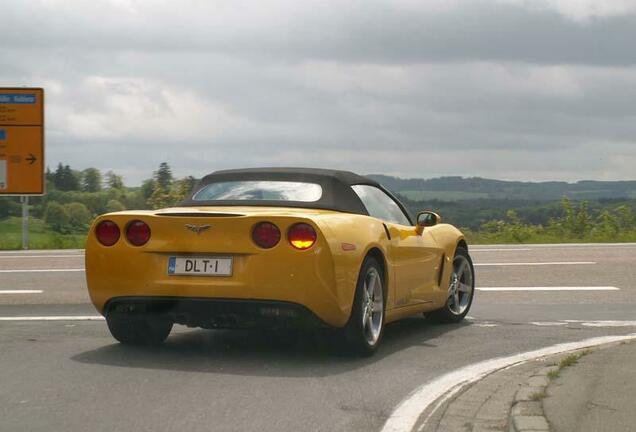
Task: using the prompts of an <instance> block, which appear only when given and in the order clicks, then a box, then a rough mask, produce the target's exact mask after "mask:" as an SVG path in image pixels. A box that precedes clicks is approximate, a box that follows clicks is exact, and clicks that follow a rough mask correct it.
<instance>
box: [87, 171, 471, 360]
mask: <svg viewBox="0 0 636 432" xmlns="http://www.w3.org/2000/svg"><path fill="white" fill-rule="evenodd" d="M86 278H87V282H88V290H89V293H90V297H91V299H92V301H93V304H94V305H95V307H96V308H97V310H98V311H99V312H100V313H102V314H103V315H104V316H105V317H106V321H107V324H108V328H109V329H110V331H111V333H112V335H113V336H114V337H115V339H117V340H118V341H120V342H122V343H126V344H156V343H161V342H163V341H164V340H165V339H166V338H167V337H168V334H169V333H170V331H171V329H172V326H173V324H174V323H178V324H185V325H187V326H190V327H203V328H212V329H219V328H251V327H273V328H280V327H285V328H289V327H291V328H297V327H301V326H311V325H317V326H326V327H331V328H337V329H338V331H339V332H340V334H341V335H342V336H343V337H344V338H346V340H347V341H348V343H347V346H350V347H352V348H353V349H355V351H356V352H358V353H360V354H363V355H370V354H372V353H373V352H374V351H375V350H376V348H377V346H378V344H379V342H380V340H381V339H382V333H383V329H384V325H385V324H386V323H388V322H391V321H395V320H397V319H400V318H403V317H407V316H409V315H413V314H416V313H425V314H426V315H427V316H429V315H433V316H434V317H436V318H437V319H440V320H444V321H448V322H457V321H460V320H461V319H463V318H464V316H466V314H467V313H468V309H469V308H470V306H471V303H472V301H473V295H474V281H475V277H474V270H473V264H472V262H471V259H470V256H469V255H468V246H467V244H466V241H465V240H464V237H463V235H462V233H461V232H460V231H459V230H457V229H456V228H455V227H453V226H451V225H447V224H442V223H441V219H440V217H439V216H438V215H437V214H435V213H433V212H430V211H424V212H420V213H419V214H418V215H417V217H416V219H415V220H413V219H411V216H410V215H409V212H408V211H407V210H406V208H405V207H404V205H402V203H400V201H399V200H397V199H396V198H395V197H394V196H393V195H392V194H391V193H390V192H388V191H387V190H386V189H385V188H383V187H382V186H381V185H379V184H378V183H377V182H375V181H373V180H371V179H369V178H366V177H363V176H359V175H357V174H354V173H351V172H346V171H332V170H322V169H306V168H258V169H242V170H227V171H217V172H214V173H212V174H210V175H208V176H206V177H204V178H203V179H202V181H201V183H200V184H199V186H198V187H197V188H196V190H195V191H194V192H193V193H192V194H191V196H190V197H189V198H188V199H187V200H185V201H184V202H183V203H181V205H180V206H179V207H176V208H167V209H162V210H145V211H122V212H117V213H109V214H105V215H102V216H99V217H98V218H97V219H96V220H95V222H94V223H93V225H92V227H91V229H90V232H89V235H88V240H87V243H86Z"/></svg>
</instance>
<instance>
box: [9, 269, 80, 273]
mask: <svg viewBox="0 0 636 432" xmlns="http://www.w3.org/2000/svg"><path fill="white" fill-rule="evenodd" d="M83 271H84V269H24V270H21V269H11V270H0V273H53V272H83Z"/></svg>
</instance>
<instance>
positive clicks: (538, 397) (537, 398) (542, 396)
mask: <svg viewBox="0 0 636 432" xmlns="http://www.w3.org/2000/svg"><path fill="white" fill-rule="evenodd" d="M547 396H548V394H547V393H546V392H545V389H544V390H541V391H539V392H535V393H532V394H531V395H530V400H533V401H540V400H542V399H545V398H546V397H547Z"/></svg>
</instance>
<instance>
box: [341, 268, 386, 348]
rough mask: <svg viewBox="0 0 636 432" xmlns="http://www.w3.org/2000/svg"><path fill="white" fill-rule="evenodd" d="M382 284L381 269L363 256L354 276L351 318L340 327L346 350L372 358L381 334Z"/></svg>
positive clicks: (382, 323)
mask: <svg viewBox="0 0 636 432" xmlns="http://www.w3.org/2000/svg"><path fill="white" fill-rule="evenodd" d="M383 285H384V281H383V272H382V267H381V266H380V264H379V263H378V261H377V260H376V259H375V258H373V257H367V258H366V259H365V260H364V262H363V264H362V268H361V270H360V275H359V276H358V284H357V287H356V293H355V297H354V300H353V307H352V310H351V316H350V317H349V321H348V322H347V325H346V326H345V328H344V336H345V339H346V341H347V342H348V344H347V347H348V348H349V349H350V350H351V351H353V353H355V354H358V355H363V356H370V355H372V354H373V353H374V352H375V350H376V349H377V347H378V345H379V344H380V340H381V339H382V334H383V332H384V307H385V299H384V287H383Z"/></svg>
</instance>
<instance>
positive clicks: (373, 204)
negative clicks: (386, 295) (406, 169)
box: [352, 185, 442, 307]
mask: <svg viewBox="0 0 636 432" xmlns="http://www.w3.org/2000/svg"><path fill="white" fill-rule="evenodd" d="M352 188H353V190H354V191H355V192H356V194H357V195H358V196H359V197H360V200H361V201H362V203H363V204H364V206H365V207H366V208H367V211H368V212H369V215H370V216H373V217H376V218H378V219H381V220H382V221H383V223H384V225H385V227H386V228H387V232H388V234H389V236H390V239H389V247H388V257H387V261H388V264H389V266H390V267H391V270H392V274H393V276H394V282H395V283H394V285H393V287H392V289H393V297H394V299H395V302H394V306H396V307H402V306H411V305H416V304H419V303H428V302H431V301H432V297H433V290H434V289H435V287H436V285H437V277H438V273H439V270H440V265H441V257H442V250H441V248H439V246H438V245H437V242H436V241H435V239H434V238H433V236H432V235H431V234H430V233H428V232H427V230H424V232H423V233H422V235H420V234H418V233H417V231H416V230H415V227H414V226H413V225H412V224H411V221H410V219H409V218H408V216H407V215H406V214H405V212H404V211H403V210H402V208H401V206H400V205H399V204H398V203H397V202H396V201H395V200H394V199H393V198H392V197H391V196H389V195H388V194H387V193H386V192H384V191H383V190H382V189H380V188H377V187H375V186H372V185H354V186H352Z"/></svg>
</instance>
